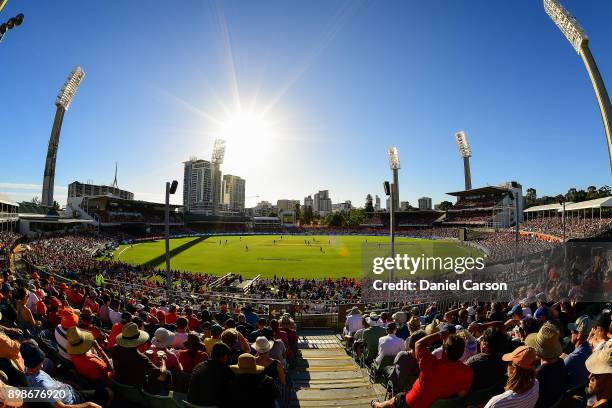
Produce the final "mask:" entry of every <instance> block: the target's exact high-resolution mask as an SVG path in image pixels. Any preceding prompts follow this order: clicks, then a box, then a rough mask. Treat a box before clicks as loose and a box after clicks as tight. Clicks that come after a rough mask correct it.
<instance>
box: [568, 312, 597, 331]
mask: <svg viewBox="0 0 612 408" xmlns="http://www.w3.org/2000/svg"><path fill="white" fill-rule="evenodd" d="M592 326H593V322H592V321H591V319H590V318H589V316H587V315H583V316H580V317H579V318H578V319H576V321H575V322H573V323H569V324H568V325H567V328H568V329H569V330H571V331H575V332H578V333H580V334H588V333H589V331H591V327H592Z"/></svg>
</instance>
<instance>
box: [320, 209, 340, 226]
mask: <svg viewBox="0 0 612 408" xmlns="http://www.w3.org/2000/svg"><path fill="white" fill-rule="evenodd" d="M324 224H327V225H329V226H330V227H341V226H342V225H344V215H342V213H341V212H340V211H337V212H332V213H329V214H327V216H326V217H325V221H324Z"/></svg>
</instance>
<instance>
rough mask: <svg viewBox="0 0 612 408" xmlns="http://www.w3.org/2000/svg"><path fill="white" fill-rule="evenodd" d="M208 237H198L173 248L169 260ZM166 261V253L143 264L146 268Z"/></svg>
mask: <svg viewBox="0 0 612 408" xmlns="http://www.w3.org/2000/svg"><path fill="white" fill-rule="evenodd" d="M208 238H210V237H208V236H205V237H198V238H196V239H193V240H191V241H189V242H185V243H184V244H183V245H179V246H177V247H176V248H173V249H171V250H170V258H172V257H174V256H175V255H178V254H180V253H181V252H184V251H186V250H188V249H189V248H191V247H193V246H195V245H197V244H199V243H200V242H202V241H204V240H206V239H208ZM165 261H166V253H165V252H164V253H162V254H161V255H158V256H156V257H155V258H152V259H150V260H148V261H147V262H145V263H144V264H145V265H147V266H156V265H159V264H161V263H162V262H165Z"/></svg>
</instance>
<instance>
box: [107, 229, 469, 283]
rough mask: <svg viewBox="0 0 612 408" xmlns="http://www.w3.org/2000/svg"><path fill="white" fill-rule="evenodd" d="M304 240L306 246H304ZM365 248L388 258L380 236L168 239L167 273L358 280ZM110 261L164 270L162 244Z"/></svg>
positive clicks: (436, 244) (124, 248)
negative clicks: (168, 257) (169, 258)
mask: <svg viewBox="0 0 612 408" xmlns="http://www.w3.org/2000/svg"><path fill="white" fill-rule="evenodd" d="M226 240H227V244H226V243H225V241H226ZM305 240H306V241H310V242H311V245H306V244H305V243H304V241H305ZM274 241H276V243H275V242H274ZM366 241H367V244H366ZM219 242H221V244H219ZM396 242H397V244H398V245H397V248H398V251H397V252H400V253H408V254H411V255H413V256H420V255H421V254H425V255H426V256H432V255H435V256H441V257H453V258H456V257H461V256H468V255H474V250H470V249H468V248H466V247H463V246H461V245H459V244H458V243H456V242H453V241H442V240H436V241H434V240H428V239H416V238H397V239H396ZM379 243H380V247H379V245H378V244H379ZM364 244H365V245H366V246H367V247H368V248H372V251H374V252H378V253H380V255H383V256H386V255H388V252H389V250H388V248H389V238H388V237H379V236H353V235H342V236H337V235H332V236H301V235H296V236H290V235H284V236H283V237H282V240H281V236H280V235H254V236H243V237H238V236H212V237H195V238H173V239H171V240H170V251H171V254H172V258H171V259H172V260H171V262H172V263H171V267H172V269H175V270H182V271H192V272H206V273H211V274H216V275H224V274H226V273H228V272H235V273H240V274H242V275H243V276H244V277H254V276H257V275H259V274H261V275H262V276H263V277H271V276H274V275H276V276H278V277H281V276H282V277H285V278H329V277H331V278H339V277H343V276H345V277H355V278H357V277H360V276H362V249H363V248H364ZM246 246H248V251H247V250H246ZM321 248H322V251H321ZM368 252H370V250H369V249H368ZM113 258H114V259H117V260H121V261H122V262H125V263H129V264H134V265H142V264H148V265H151V266H154V267H160V268H164V265H165V258H164V241H163V240H158V241H153V242H143V243H138V244H134V245H133V246H130V245H121V246H119V247H118V248H117V249H116V250H115V252H114V254H113Z"/></svg>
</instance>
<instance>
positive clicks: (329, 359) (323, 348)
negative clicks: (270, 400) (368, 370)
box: [290, 330, 377, 408]
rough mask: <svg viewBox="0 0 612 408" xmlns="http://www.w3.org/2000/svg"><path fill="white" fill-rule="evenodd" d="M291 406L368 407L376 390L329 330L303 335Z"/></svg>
mask: <svg viewBox="0 0 612 408" xmlns="http://www.w3.org/2000/svg"><path fill="white" fill-rule="evenodd" d="M298 347H299V348H300V351H301V358H298V359H297V362H296V365H295V367H294V369H292V370H291V372H290V376H291V380H292V382H293V392H292V393H291V399H290V407H350V408H356V407H369V406H370V401H372V400H373V399H376V398H377V394H376V390H375V389H374V388H373V386H372V384H371V383H370V382H369V381H368V379H367V377H366V376H365V375H364V373H363V372H362V370H361V369H360V368H359V366H358V365H357V364H355V362H354V361H353V360H352V359H351V357H350V356H348V355H347V354H346V352H345V351H344V348H343V347H342V344H341V343H340V337H339V336H338V335H336V334H333V332H331V331H326V330H310V331H301V332H300V342H299V345H298Z"/></svg>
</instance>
